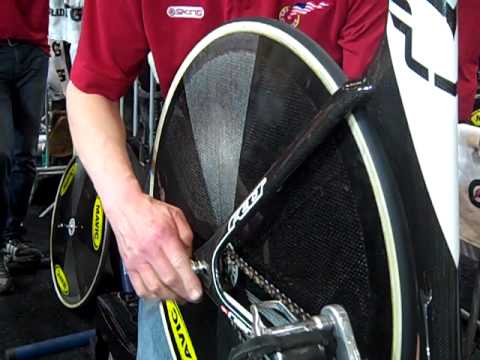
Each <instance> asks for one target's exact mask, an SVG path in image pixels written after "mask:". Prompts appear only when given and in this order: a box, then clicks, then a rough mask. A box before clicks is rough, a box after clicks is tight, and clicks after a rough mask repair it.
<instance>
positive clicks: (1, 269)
mask: <svg viewBox="0 0 480 360" xmlns="http://www.w3.org/2000/svg"><path fill="white" fill-rule="evenodd" d="M12 286H13V281H12V278H11V276H10V273H9V272H8V270H7V268H6V266H5V262H4V261H3V256H0V294H3V293H6V292H7V291H9V290H10V289H11V288H12Z"/></svg>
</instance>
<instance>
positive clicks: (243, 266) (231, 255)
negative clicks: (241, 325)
mask: <svg viewBox="0 0 480 360" xmlns="http://www.w3.org/2000/svg"><path fill="white" fill-rule="evenodd" d="M225 252H226V253H225V260H226V263H227V268H229V267H230V266H236V267H238V269H239V270H240V271H241V272H242V273H243V274H244V275H245V276H246V277H247V278H248V279H249V280H251V281H253V283H255V285H257V286H258V287H259V288H260V289H262V290H263V291H265V293H266V294H267V295H268V296H270V297H271V298H272V300H278V301H280V302H281V303H282V304H283V305H284V306H286V307H287V308H288V310H289V311H290V312H291V313H292V314H293V315H295V316H296V317H297V318H298V320H308V319H310V318H311V317H312V316H311V315H310V314H308V313H307V312H306V311H305V310H303V309H302V308H301V307H300V306H299V305H298V304H296V303H295V302H293V300H292V299H290V298H289V297H288V296H287V295H285V294H284V293H282V292H281V291H280V290H279V289H278V288H277V287H276V286H275V285H273V284H272V283H270V282H269V281H268V280H267V279H265V277H263V276H262V275H261V274H259V273H258V271H257V270H255V269H254V268H253V267H252V266H251V265H250V264H248V263H247V262H246V261H245V260H244V259H243V258H242V257H240V255H238V253H237V252H236V251H235V249H234V248H233V247H232V246H229V247H227V249H226V251H225Z"/></svg>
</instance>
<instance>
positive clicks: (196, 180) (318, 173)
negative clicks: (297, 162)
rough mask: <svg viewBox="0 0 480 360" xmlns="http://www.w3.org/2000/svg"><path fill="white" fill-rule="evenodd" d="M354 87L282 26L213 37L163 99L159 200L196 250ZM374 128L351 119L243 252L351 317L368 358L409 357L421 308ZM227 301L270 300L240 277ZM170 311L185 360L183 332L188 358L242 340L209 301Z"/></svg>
mask: <svg viewBox="0 0 480 360" xmlns="http://www.w3.org/2000/svg"><path fill="white" fill-rule="evenodd" d="M345 80H346V79H345V76H344V75H343V73H342V71H341V70H340V68H339V67H338V66H337V65H336V64H335V63H334V62H333V61H332V60H331V59H330V57H329V56H328V55H327V54H326V53H325V52H324V51H323V50H322V49H320V48H319V47H318V46H317V45H316V44H315V43H314V42H312V41H311V40H310V39H308V38H307V37H306V36H305V35H303V34H301V33H299V32H297V31H295V30H294V29H291V28H290V27H288V26H285V25H283V24H280V23H277V22H273V21H269V20H258V19H255V20H243V21H238V22H233V23H230V24H227V25H225V26H223V27H221V28H219V29H217V30H215V31H214V32H212V33H211V34H209V35H208V36H207V37H206V38H204V40H202V41H201V42H200V43H199V44H198V45H197V46H196V47H195V49H194V50H193V51H192V52H191V53H190V55H189V56H188V57H187V59H186V60H185V62H184V63H183V65H182V66H181V68H180V70H179V71H178V73H177V75H176V77H175V79H174V81H173V84H172V86H171V89H170V92H169V94H168V96H167V98H166V101H165V105H164V109H163V112H162V116H161V119H160V124H159V128H158V131H157V139H156V146H155V150H154V162H153V171H154V176H153V177H152V183H151V193H152V194H153V195H154V196H155V197H157V198H161V199H164V200H165V201H167V202H169V203H172V204H174V205H176V206H178V207H180V208H181V209H182V210H183V211H184V212H185V214H186V216H187V219H188V220H189V222H190V224H191V226H192V228H193V231H194V234H195V244H194V245H195V246H196V247H198V246H199V245H201V244H202V243H203V242H204V241H206V240H208V238H209V237H210V236H211V235H212V234H213V233H214V231H215V230H216V229H217V228H218V227H219V225H221V224H223V223H224V222H226V221H227V219H228V216H229V215H230V214H231V212H232V211H233V210H234V209H235V208H236V207H238V206H239V205H240V204H241V203H242V201H243V200H244V199H245V197H246V196H247V195H248V194H249V193H250V192H251V191H252V190H253V189H254V187H255V186H256V185H257V183H258V182H259V181H260V180H261V178H262V177H263V175H264V174H265V172H266V171H267V170H268V168H269V167H270V166H271V165H272V163H273V162H274V161H275V160H276V159H277V157H278V156H279V155H280V154H281V153H282V152H283V151H284V150H285V148H286V147H287V146H288V145H289V144H290V143H291V142H292V141H293V140H294V139H295V136H296V135H297V133H298V132H299V131H300V130H301V129H302V128H303V126H304V125H305V124H306V123H308V122H309V121H311V120H312V119H313V117H314V115H315V114H316V113H317V112H318V110H319V108H320V107H321V105H322V104H323V103H324V102H325V101H326V99H328V98H329V97H330V96H331V94H332V93H333V92H335V91H336V90H337V89H338V88H339V87H340V86H341V85H342V84H343V83H344V82H345ZM369 127H370V124H369V122H368V119H366V117H365V116H364V114H363V113H362V112H361V111H358V112H355V114H353V115H351V116H349V117H348V119H346V121H345V122H344V123H343V124H342V125H340V126H339V127H338V128H337V129H336V130H335V131H334V134H333V135H332V136H331V137H330V138H329V139H328V140H327V141H326V142H325V143H324V144H322V145H321V146H319V147H318V149H317V150H316V151H315V152H314V154H312V155H311V156H310V157H309V158H308V160H307V161H306V162H305V163H304V164H302V165H301V166H300V168H299V169H298V170H297V171H296V172H295V173H294V174H293V175H292V176H291V177H290V179H289V180H288V181H287V183H286V184H285V186H284V187H283V189H282V190H281V191H280V192H279V194H278V196H277V197H276V199H275V200H274V201H272V202H271V204H270V206H267V207H266V209H264V210H262V211H261V213H260V214H259V215H257V216H256V217H254V218H253V219H252V221H250V223H249V224H248V225H247V226H245V228H244V229H243V235H242V236H243V237H244V238H245V240H246V242H245V245H242V247H237V248H236V249H235V250H236V251H237V253H238V254H239V255H240V256H241V257H242V258H243V259H244V260H245V261H246V262H247V263H248V264H250V265H251V266H252V267H253V268H255V270H257V271H258V272H259V273H260V274H262V275H263V276H264V277H265V278H266V279H267V280H268V281H269V282H271V283H272V284H274V285H275V286H276V287H277V288H278V289H279V290H280V291H282V292H283V293H284V294H285V295H286V296H287V297H288V298H290V299H291V300H292V301H293V302H295V303H296V304H298V305H299V306H300V307H301V308H302V309H303V310H304V311H305V312H307V313H308V314H311V315H314V314H315V315H316V314H319V313H320V310H321V309H322V307H324V306H325V305H329V304H340V305H342V306H343V307H344V308H345V309H346V310H347V312H348V314H349V316H350V319H351V322H352V326H353V329H354V333H355V337H356V339H357V343H358V345H359V349H360V353H361V355H362V357H363V358H368V359H382V360H383V359H387V358H389V359H405V358H408V356H409V355H408V354H411V351H412V349H411V348H409V346H406V345H405V344H407V343H409V342H408V341H406V340H405V338H406V336H412V334H406V333H405V331H404V327H403V324H404V323H405V320H406V317H407V316H409V315H408V314H410V313H411V310H412V308H413V306H414V304H412V303H411V301H410V297H409V296H406V295H405V294H407V293H408V292H409V288H410V286H412V284H411V283H410V281H409V280H408V279H409V273H410V270H409V269H408V266H407V265H406V264H407V263H408V261H407V259H405V258H404V256H405V255H404V254H406V253H407V252H406V251H405V249H403V248H402V246H405V244H406V242H403V241H402V234H403V233H402V229H403V226H404V220H403V218H402V217H401V216H400V214H401V211H399V207H398V206H399V204H398V202H397V201H398V199H397V197H396V196H395V193H396V185H395V182H394V181H393V179H392V177H391V176H390V172H389V168H388V163H387V162H386V160H385V158H384V157H383V151H382V148H381V145H380V143H379V142H378V141H377V140H376V138H375V135H374V132H372V131H371V129H370V128H369ZM230 295H231V296H232V297H233V298H234V299H235V300H236V301H237V302H238V303H239V304H240V305H241V306H243V307H244V308H245V312H248V308H249V305H250V304H251V303H253V302H256V301H263V300H271V298H270V297H269V295H268V294H267V293H266V292H265V291H264V289H262V288H261V287H259V286H258V285H256V284H255V283H254V282H253V281H252V280H251V279H250V278H249V277H248V276H245V274H242V273H241V272H240V277H239V279H238V281H237V284H236V286H235V287H234V288H233V289H232V291H231V292H230ZM162 312H163V319H164V322H165V328H166V329H167V330H168V332H169V335H170V337H171V341H170V344H171V350H172V352H175V353H177V357H178V356H179V358H182V359H183V358H184V357H182V356H183V355H185V353H184V352H185V351H186V350H185V347H184V346H183V345H184V344H186V343H182V342H181V341H178V339H179V338H180V335H179V331H180V332H182V331H187V329H188V332H189V333H190V336H191V343H188V344H189V346H187V347H188V348H189V349H188V351H189V352H190V353H192V350H191V349H190V348H193V349H195V350H194V352H195V356H196V357H198V358H199V359H226V358H227V355H228V352H229V350H230V349H231V347H232V346H234V345H236V344H238V342H239V338H238V336H237V334H238V329H236V328H235V327H232V326H231V324H230V322H229V320H228V319H227V318H226V317H225V316H224V315H223V314H221V312H220V311H219V310H218V309H217V308H216V307H215V306H214V305H213V304H212V303H210V302H209V301H208V300H207V299H206V300H205V301H204V302H203V303H202V304H200V305H187V306H185V307H182V308H181V309H180V308H178V307H176V306H175V304H173V303H166V304H164V305H163V310H162ZM179 313H182V314H183V320H184V321H185V324H184V325H182V326H180V327H179V325H178V324H177V323H176V321H177V320H178V318H179V316H178V314H179ZM217 316H218V319H217ZM214 319H217V320H215V321H214ZM178 329H180V330H178ZM182 334H183V333H182ZM182 344H183V345H182ZM182 354H183V355H182Z"/></svg>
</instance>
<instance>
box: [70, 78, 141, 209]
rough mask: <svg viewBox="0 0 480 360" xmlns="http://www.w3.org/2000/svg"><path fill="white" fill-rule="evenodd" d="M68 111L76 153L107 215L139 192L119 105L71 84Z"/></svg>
mask: <svg viewBox="0 0 480 360" xmlns="http://www.w3.org/2000/svg"><path fill="white" fill-rule="evenodd" d="M67 109H68V115H69V125H70V131H71V133H72V139H73V143H74V147H75V150H76V151H77V154H78V155H79V157H80V159H81V160H82V163H83V165H84V166H85V168H86V170H87V172H88V174H89V176H90V178H91V179H92V181H93V183H94V185H95V188H96V190H97V192H98V193H99V194H100V197H101V198H102V202H103V204H104V207H105V209H106V211H107V213H108V212H109V211H110V210H111V209H112V210H113V209H114V208H115V207H117V205H118V203H119V201H120V202H122V201H127V200H128V199H129V198H131V197H132V196H134V195H135V194H138V193H140V192H141V188H140V185H139V184H138V181H137V180H136V178H135V175H134V173H133V170H132V166H131V163H130V160H129V158H128V154H127V151H126V137H125V128H124V126H123V122H122V121H121V118H120V113H119V110H118V104H117V103H115V102H112V101H110V100H108V99H106V98H104V97H102V96H98V95H91V94H86V93H84V92H82V91H80V90H79V89H78V88H76V87H75V85H73V84H72V83H71V84H70V85H69V87H68V89H67Z"/></svg>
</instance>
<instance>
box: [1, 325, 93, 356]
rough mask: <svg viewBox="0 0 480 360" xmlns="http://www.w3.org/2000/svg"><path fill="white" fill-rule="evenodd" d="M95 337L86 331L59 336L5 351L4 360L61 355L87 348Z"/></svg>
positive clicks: (91, 332) (91, 331) (89, 331)
mask: <svg viewBox="0 0 480 360" xmlns="http://www.w3.org/2000/svg"><path fill="white" fill-rule="evenodd" d="M95 336H96V331H95V330H87V331H83V332H79V333H76V334H71V335H66V336H61V337H58V338H54V339H49V340H45V341H41V342H37V343H33V344H30V345H24V346H20V347H17V348H10V349H7V350H6V351H5V359H6V360H27V359H38V358H40V357H43V356H47V355H52V354H57V353H61V352H64V351H68V350H73V349H77V348H80V347H84V346H88V345H89V344H90V341H91V340H92V339H94V338H95Z"/></svg>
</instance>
